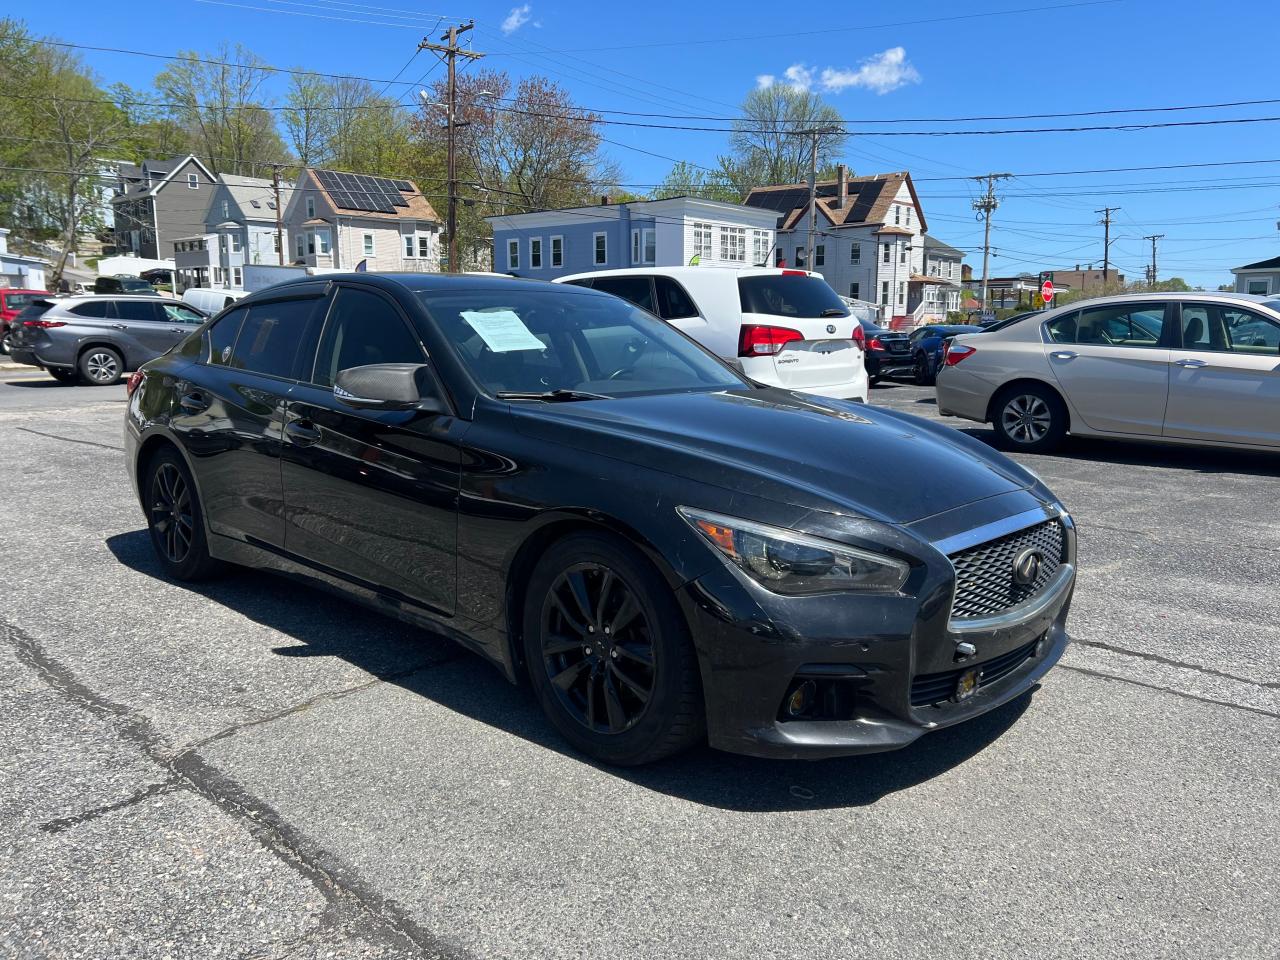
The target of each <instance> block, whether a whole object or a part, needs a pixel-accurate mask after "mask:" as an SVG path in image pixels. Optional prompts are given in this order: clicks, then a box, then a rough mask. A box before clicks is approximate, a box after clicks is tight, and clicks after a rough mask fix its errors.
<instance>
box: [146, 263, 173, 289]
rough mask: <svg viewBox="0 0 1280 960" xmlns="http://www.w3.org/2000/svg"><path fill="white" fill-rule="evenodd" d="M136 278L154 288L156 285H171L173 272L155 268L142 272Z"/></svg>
mask: <svg viewBox="0 0 1280 960" xmlns="http://www.w3.org/2000/svg"><path fill="white" fill-rule="evenodd" d="M138 277H139V278H140V279H142V280H145V281H147V283H149V284H151V285H152V286H154V285H155V284H157V283H169V284H171V283H173V271H172V270H166V269H165V268H163V267H156V268H155V269H154V270H143V271H142V272H141V273H140V274H138Z"/></svg>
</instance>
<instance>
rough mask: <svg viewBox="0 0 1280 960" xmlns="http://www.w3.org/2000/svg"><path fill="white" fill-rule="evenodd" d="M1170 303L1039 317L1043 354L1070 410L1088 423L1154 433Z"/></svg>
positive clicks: (1161, 402) (1159, 421) (1160, 423)
mask: <svg viewBox="0 0 1280 960" xmlns="http://www.w3.org/2000/svg"><path fill="white" fill-rule="evenodd" d="M1173 312H1174V309H1173V306H1172V305H1171V304H1168V303H1162V302H1152V301H1136V302H1132V303H1107V304H1099V305H1097V306H1093V307H1085V308H1084V309H1081V310H1078V311H1075V312H1073V313H1068V314H1064V315H1063V316H1060V317H1055V318H1054V319H1053V320H1051V321H1049V322H1048V323H1047V324H1046V325H1045V329H1046V332H1047V333H1048V340H1049V342H1047V343H1046V344H1045V346H1044V349H1045V356H1046V358H1047V359H1048V362H1049V368H1050V370H1052V371H1053V375H1054V377H1056V378H1057V380H1058V383H1059V384H1061V386H1062V391H1063V393H1064V394H1065V395H1066V397H1067V400H1068V401H1069V402H1070V404H1071V406H1072V407H1073V408H1074V409H1075V412H1076V413H1077V414H1078V415H1079V416H1080V417H1081V419H1083V420H1084V422H1085V424H1086V425H1087V426H1089V427H1091V428H1092V429H1094V430H1100V431H1104V432H1108V433H1128V434H1133V435H1135V436H1153V437H1158V436H1160V434H1161V431H1162V430H1163V428H1164V413H1165V405H1166V403H1167V401H1168V398H1169V359H1170V352H1169V345H1170V337H1171V336H1172V335H1173V334H1174V333H1175V332H1176V331H1175V330H1174V328H1175V326H1176V324H1175V323H1174V322H1173V320H1172V314H1173Z"/></svg>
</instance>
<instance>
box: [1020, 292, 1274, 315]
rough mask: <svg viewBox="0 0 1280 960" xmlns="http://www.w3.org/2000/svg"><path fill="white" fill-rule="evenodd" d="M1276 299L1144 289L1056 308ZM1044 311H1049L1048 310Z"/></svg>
mask: <svg viewBox="0 0 1280 960" xmlns="http://www.w3.org/2000/svg"><path fill="white" fill-rule="evenodd" d="M1275 299H1277V298H1276V297H1274V296H1262V295H1261V294H1257V293H1236V292H1235V291H1229V290H1187V291H1184V292H1176V291H1167V292H1165V293H1160V292H1158V291H1152V292H1145V291H1144V292H1142V293H1119V294H1113V295H1111V296H1106V297H1090V298H1089V299H1088V300H1073V301H1072V302H1071V303H1068V304H1064V305H1063V306H1062V307H1057V308H1055V309H1058V310H1061V309H1066V308H1068V307H1079V306H1083V305H1084V304H1091V305H1092V304H1099V303H1102V304H1106V303H1133V302H1134V301H1145V300H1160V301H1163V300H1240V301H1242V302H1245V303H1266V302H1267V301H1269V300H1275ZM1035 312H1040V311H1035ZM1044 312H1046V313H1047V312H1048V311H1044Z"/></svg>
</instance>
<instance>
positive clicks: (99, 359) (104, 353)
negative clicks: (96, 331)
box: [78, 347, 124, 387]
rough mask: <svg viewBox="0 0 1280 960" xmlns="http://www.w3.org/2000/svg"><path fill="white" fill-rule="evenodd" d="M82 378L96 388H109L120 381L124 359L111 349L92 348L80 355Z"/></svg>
mask: <svg viewBox="0 0 1280 960" xmlns="http://www.w3.org/2000/svg"><path fill="white" fill-rule="evenodd" d="M78 366H79V370H80V376H81V377H83V378H84V381H85V383H88V384H92V385H93V386H95V387H109V386H111V384H113V383H118V382H119V381H120V375H121V374H122V373H124V358H123V357H121V356H120V354H119V352H118V351H116V350H114V349H112V348H111V347H90V348H89V349H88V350H86V351H85V352H84V353H82V354H81V355H80V363H79V364H78Z"/></svg>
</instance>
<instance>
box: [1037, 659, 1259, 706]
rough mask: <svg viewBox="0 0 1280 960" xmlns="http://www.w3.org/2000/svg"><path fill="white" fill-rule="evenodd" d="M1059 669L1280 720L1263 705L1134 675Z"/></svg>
mask: <svg viewBox="0 0 1280 960" xmlns="http://www.w3.org/2000/svg"><path fill="white" fill-rule="evenodd" d="M1056 669H1058V670H1070V671H1072V672H1073V673H1082V674H1084V675H1085V676H1087V677H1098V678H1099V679H1101V680H1114V681H1116V682H1117V683H1131V684H1133V685H1134V686H1135V687H1145V688H1146V689H1148V690H1159V691H1160V692H1161V693H1168V694H1172V695H1173V696H1175V697H1182V699H1184V700H1194V701H1195V702H1196V703H1211V704H1213V705H1214V706H1217V707H1226V708H1227V709H1229V710H1244V711H1245V712H1246V713H1257V714H1261V715H1262V716H1264V717H1271V718H1273V719H1276V720H1280V713H1277V712H1276V711H1274V710H1264V709H1262V707H1250V706H1247V705H1245V704H1243V703H1231V702H1230V701H1229V700H1218V699H1215V698H1214V697H1202V696H1200V695H1198V694H1195V693H1187V692H1186V691H1185V690H1176V689H1174V688H1173V687H1165V686H1161V685H1160V684H1158V683H1147V682H1146V681H1145V680H1134V679H1133V678H1132V677H1121V676H1117V675H1116V674H1114V673H1103V672H1102V671H1101V670H1090V669H1089V668H1088V667H1076V666H1072V665H1071V664H1066V663H1059V664H1058V666H1057V668H1056Z"/></svg>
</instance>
